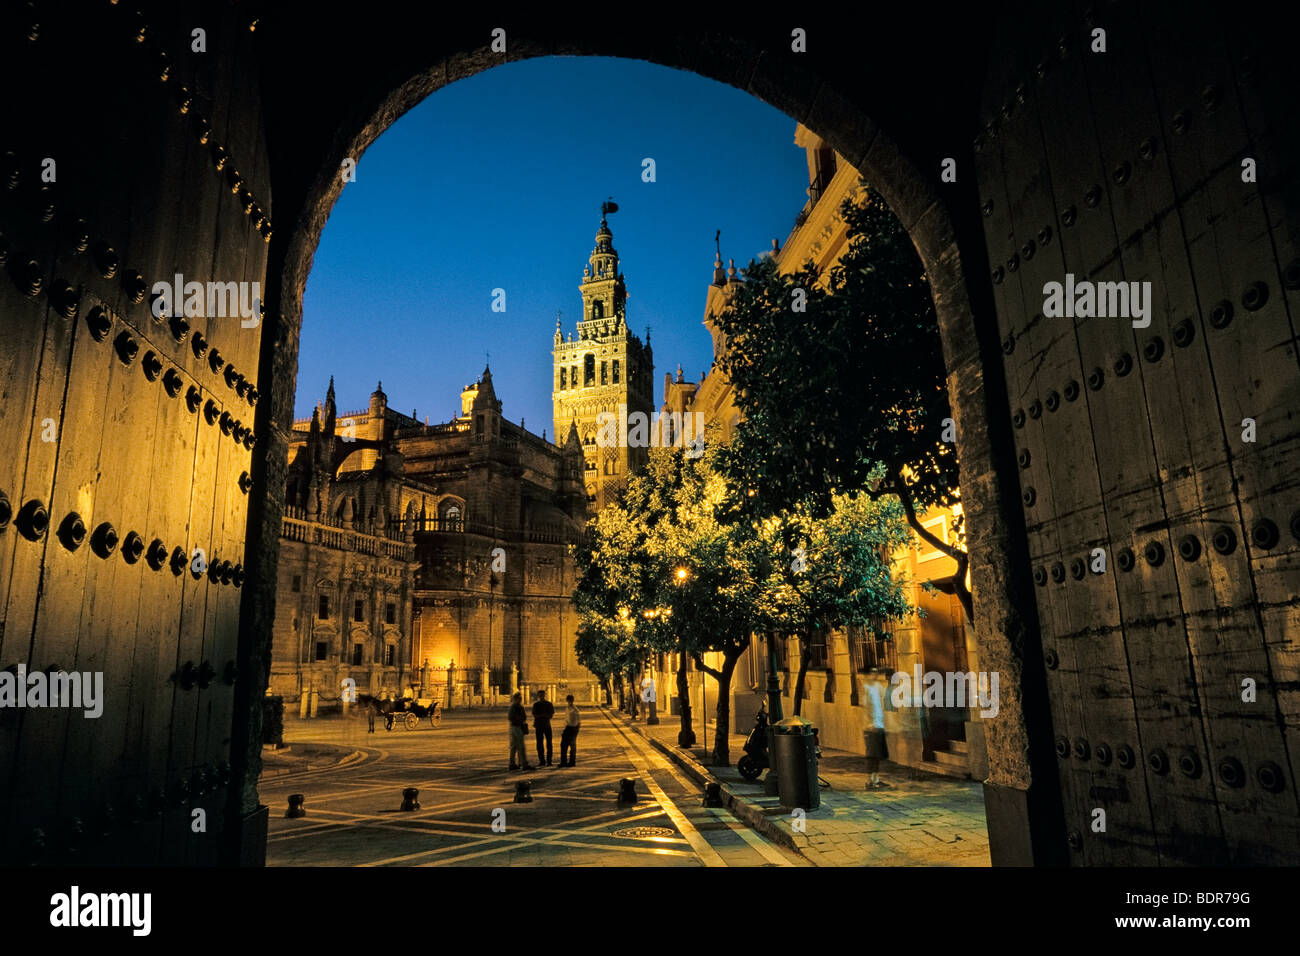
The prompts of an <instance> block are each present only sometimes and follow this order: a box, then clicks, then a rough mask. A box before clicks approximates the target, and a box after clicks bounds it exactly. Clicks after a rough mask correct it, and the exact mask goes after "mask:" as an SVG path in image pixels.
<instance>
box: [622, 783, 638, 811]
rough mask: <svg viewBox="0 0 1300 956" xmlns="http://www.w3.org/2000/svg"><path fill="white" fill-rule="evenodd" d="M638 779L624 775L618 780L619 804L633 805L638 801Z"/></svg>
mask: <svg viewBox="0 0 1300 956" xmlns="http://www.w3.org/2000/svg"><path fill="white" fill-rule="evenodd" d="M636 801H637V795H636V781H635V780H633V779H632V778H631V777H624V778H623V779H622V780H620V781H619V782H618V805H619V806H620V807H621V806H623V805H624V804H627V805H629V806H630V805H632V804H634V803H636Z"/></svg>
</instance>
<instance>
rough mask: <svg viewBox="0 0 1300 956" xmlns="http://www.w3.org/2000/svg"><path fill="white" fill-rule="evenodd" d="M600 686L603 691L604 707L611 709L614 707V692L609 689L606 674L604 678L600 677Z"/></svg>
mask: <svg viewBox="0 0 1300 956" xmlns="http://www.w3.org/2000/svg"><path fill="white" fill-rule="evenodd" d="M600 686H601V689H603V690H604V691H605V706H606V707H613V706H614V692H613V691H612V690H611V689H610V686H609V675H608V674H606V675H605V676H604V677H602V678H601V679H600Z"/></svg>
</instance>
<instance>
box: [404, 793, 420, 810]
mask: <svg viewBox="0 0 1300 956" xmlns="http://www.w3.org/2000/svg"><path fill="white" fill-rule="evenodd" d="M402 809H403V810H418V809H420V791H419V790H417V789H416V788H415V787H407V788H406V789H405V790H403V791H402Z"/></svg>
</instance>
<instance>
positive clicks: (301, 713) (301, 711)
mask: <svg viewBox="0 0 1300 956" xmlns="http://www.w3.org/2000/svg"><path fill="white" fill-rule="evenodd" d="M310 696H311V695H310V694H309V692H308V691H307V688H305V687H304V688H303V689H302V697H301V699H300V700H299V701H298V717H299V718H300V719H305V718H306V717H307V702H308V700H309V699H310Z"/></svg>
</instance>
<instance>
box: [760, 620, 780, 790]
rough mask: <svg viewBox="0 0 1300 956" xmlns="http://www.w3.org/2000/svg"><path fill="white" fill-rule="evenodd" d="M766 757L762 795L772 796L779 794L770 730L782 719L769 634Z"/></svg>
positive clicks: (778, 687)
mask: <svg viewBox="0 0 1300 956" xmlns="http://www.w3.org/2000/svg"><path fill="white" fill-rule="evenodd" d="M765 640H766V641H767V715H768V717H767V755H768V766H767V776H766V777H764V778H763V793H764V794H766V795H768V796H772V795H774V794H777V793H780V792H781V791H780V789H779V788H778V787H777V777H776V740H775V739H774V737H773V734H774V731H773V730H772V728H773V727H774V726H775V725H776V722H777V721H778V720H781V719H783V715H782V713H781V679H780V678H779V677H778V676H777V673H776V640H775V638H774V637H773V636H772V633H771V632H768V635H767V637H766V638H765Z"/></svg>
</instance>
